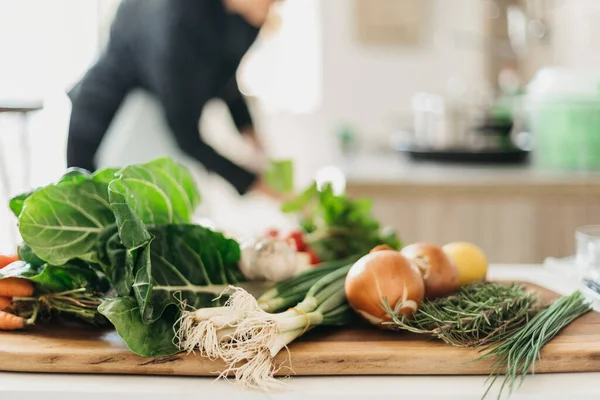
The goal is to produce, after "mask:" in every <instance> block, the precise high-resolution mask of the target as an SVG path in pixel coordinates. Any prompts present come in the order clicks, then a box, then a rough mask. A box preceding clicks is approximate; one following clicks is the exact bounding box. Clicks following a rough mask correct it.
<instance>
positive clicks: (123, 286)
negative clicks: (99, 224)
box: [96, 225, 136, 296]
mask: <svg viewBox="0 0 600 400" xmlns="http://www.w3.org/2000/svg"><path fill="white" fill-rule="evenodd" d="M96 252H97V254H98V260H99V262H100V265H101V266H102V271H103V272H104V273H105V274H106V276H107V277H108V280H109V281H110V282H111V283H112V285H113V287H114V289H115V290H116V292H117V294H118V295H119V296H129V294H130V293H131V287H132V285H133V267H134V263H135V254H136V251H135V250H129V249H127V248H126V247H125V246H124V245H123V243H122V242H121V239H120V237H119V230H118V228H117V225H111V226H109V227H107V228H106V229H105V230H104V231H102V233H101V234H100V235H99V237H98V241H97V243H96Z"/></svg>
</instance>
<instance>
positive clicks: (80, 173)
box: [8, 168, 90, 218]
mask: <svg viewBox="0 0 600 400" xmlns="http://www.w3.org/2000/svg"><path fill="white" fill-rule="evenodd" d="M89 174H90V173H89V172H88V171H86V170H84V169H80V168H69V169H68V170H67V171H66V172H65V174H64V175H63V176H62V177H61V178H60V179H59V180H58V181H56V183H55V185H60V184H63V183H70V182H78V181H82V180H85V179H86V178H87V177H88V176H89ZM39 189H40V188H37V189H34V190H31V191H29V192H25V193H21V194H19V195H16V196H15V197H13V198H12V199H10V201H9V204H8V206H9V208H10V210H11V211H12V212H13V214H14V215H15V217H17V218H18V217H19V215H21V211H23V205H24V204H25V200H26V199H27V198H29V197H30V196H31V195H32V194H34V193H35V192H37V191H38V190H39Z"/></svg>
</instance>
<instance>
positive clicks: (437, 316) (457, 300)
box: [383, 283, 542, 347]
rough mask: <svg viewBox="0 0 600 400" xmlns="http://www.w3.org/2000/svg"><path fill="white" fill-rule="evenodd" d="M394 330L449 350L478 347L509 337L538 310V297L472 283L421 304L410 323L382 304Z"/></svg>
mask: <svg viewBox="0 0 600 400" xmlns="http://www.w3.org/2000/svg"><path fill="white" fill-rule="evenodd" d="M383 307H384V309H385V310H386V312H387V313H388V314H389V315H390V316H391V318H392V320H391V321H390V322H386V324H389V325H393V327H394V328H395V329H399V330H407V331H409V332H413V333H421V334H429V335H432V336H434V337H436V338H439V339H441V340H443V341H444V342H446V343H448V344H451V345H453V346H460V347H479V346H484V345H489V344H492V343H496V342H498V341H499V340H502V339H503V338H505V337H508V336H510V335H511V334H512V333H514V332H515V331H516V330H517V329H519V328H520V327H522V326H523V325H525V324H526V323H527V321H529V319H530V318H531V317H533V316H534V315H535V314H536V313H537V312H538V311H539V310H540V309H541V308H542V306H541V304H540V303H539V300H538V296H537V295H536V294H534V293H532V292H528V291H527V290H526V289H525V287H524V286H523V285H517V284H513V285H502V284H499V283H475V284H471V285H467V286H464V287H463V288H461V290H460V291H459V292H457V293H456V294H454V295H451V296H448V297H444V298H441V299H437V300H433V301H425V302H423V304H421V307H420V309H419V311H417V313H416V314H415V315H414V316H413V319H411V320H407V319H406V318H405V317H404V316H399V315H397V314H395V313H394V312H393V308H392V307H390V305H389V304H387V303H386V302H385V301H384V304H383Z"/></svg>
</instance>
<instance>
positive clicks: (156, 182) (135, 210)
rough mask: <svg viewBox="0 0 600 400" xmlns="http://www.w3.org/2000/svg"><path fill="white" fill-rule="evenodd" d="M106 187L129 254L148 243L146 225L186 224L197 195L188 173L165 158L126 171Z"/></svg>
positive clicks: (192, 211)
mask: <svg viewBox="0 0 600 400" xmlns="http://www.w3.org/2000/svg"><path fill="white" fill-rule="evenodd" d="M117 176H118V178H117V179H115V180H113V181H112V182H111V183H110V185H109V197H110V203H111V206H112V208H113V211H114V214H115V217H116V220H117V225H118V226H119V234H120V237H121V241H122V242H123V244H124V245H125V247H127V248H128V249H130V250H133V249H137V248H139V247H142V246H144V245H145V244H147V243H148V241H149V240H150V239H151V237H150V235H149V233H148V231H147V230H146V228H145V225H146V224H151V225H158V224H176V223H189V222H191V220H192V216H193V213H194V210H195V209H196V207H197V206H198V204H199V203H200V194H199V193H198V190H197V188H196V185H195V183H194V179H193V177H192V175H191V174H190V173H189V171H188V170H187V169H186V168H185V167H183V166H182V165H180V164H177V163H175V162H174V161H172V160H170V159H168V158H160V159H157V160H154V161H151V162H149V163H147V164H143V165H133V166H129V167H126V168H124V169H122V170H121V171H119V172H118V173H117Z"/></svg>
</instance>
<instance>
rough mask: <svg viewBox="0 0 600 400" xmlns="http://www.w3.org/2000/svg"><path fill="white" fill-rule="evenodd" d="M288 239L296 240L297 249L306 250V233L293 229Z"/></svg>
mask: <svg viewBox="0 0 600 400" xmlns="http://www.w3.org/2000/svg"><path fill="white" fill-rule="evenodd" d="M287 239H288V240H291V241H293V242H294V244H295V245H296V251H304V250H305V249H306V244H305V243H304V234H303V233H302V232H300V231H292V232H290V233H289V234H288V235H287Z"/></svg>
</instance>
